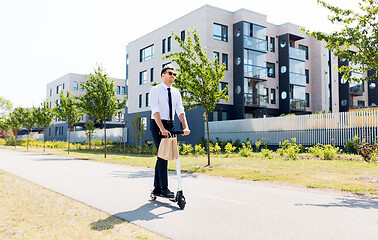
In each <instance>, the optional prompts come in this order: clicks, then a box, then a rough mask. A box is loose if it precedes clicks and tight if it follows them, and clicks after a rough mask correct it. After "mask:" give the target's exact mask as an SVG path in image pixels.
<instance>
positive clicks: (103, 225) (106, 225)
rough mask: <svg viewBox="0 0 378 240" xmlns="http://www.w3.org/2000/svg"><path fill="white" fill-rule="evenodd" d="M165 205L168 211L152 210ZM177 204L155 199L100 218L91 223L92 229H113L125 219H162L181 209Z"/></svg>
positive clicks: (130, 220) (132, 220)
mask: <svg viewBox="0 0 378 240" xmlns="http://www.w3.org/2000/svg"><path fill="white" fill-rule="evenodd" d="M160 207H164V208H166V209H167V210H168V211H166V212H162V213H159V214H154V213H152V212H151V211H153V210H154V209H157V208H160ZM179 210H180V209H178V208H177V207H175V206H171V205H170V204H168V203H162V202H155V201H152V200H151V201H150V202H149V203H146V204H144V205H142V206H140V207H139V208H137V209H135V210H132V211H128V212H121V213H117V214H114V215H113V216H109V217H108V218H106V219H102V220H98V221H97V222H93V223H91V224H90V226H91V229H92V230H96V231H103V230H107V229H112V228H114V226H115V225H117V224H121V223H123V222H125V221H127V222H134V221H151V220H155V219H162V218H163V217H162V216H163V215H166V214H169V213H172V212H175V211H179Z"/></svg>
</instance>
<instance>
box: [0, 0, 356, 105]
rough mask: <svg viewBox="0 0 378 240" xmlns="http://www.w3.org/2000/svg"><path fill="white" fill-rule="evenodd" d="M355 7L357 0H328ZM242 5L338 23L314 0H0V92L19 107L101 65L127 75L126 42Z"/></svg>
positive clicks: (287, 18) (294, 18)
mask: <svg viewBox="0 0 378 240" xmlns="http://www.w3.org/2000/svg"><path fill="white" fill-rule="evenodd" d="M327 2H329V3H331V4H333V5H336V6H339V7H341V8H343V9H346V8H348V9H356V8H357V6H358V5H357V1H356V0H327ZM206 4H208V5H211V6H215V7H219V8H222V9H225V10H228V11H232V12H233V11H237V10H239V9H241V8H245V9H248V10H251V11H254V12H258V13H261V14H265V15H267V20H268V22H270V23H273V24H277V25H279V24H283V23H286V22H291V23H293V24H296V25H299V26H304V27H306V28H307V29H309V30H319V31H322V32H326V33H330V32H332V31H335V30H337V29H338V28H340V26H337V25H333V24H332V23H331V22H330V21H328V20H327V16H328V15H329V14H330V12H329V11H328V10H326V9H324V8H322V7H321V6H320V5H318V4H317V3H316V0H285V1H284V0H269V1H261V0H232V1H231V0H223V1H222V0H221V1H220V0H208V1H200V0H186V1H184V0H175V1H165V0H160V1H158V0H139V1H133V0H32V1H31V0H0V96H1V97H4V98H6V99H8V100H10V101H11V102H12V103H13V105H14V107H19V106H21V107H32V106H33V105H34V106H37V105H39V104H40V103H41V102H43V101H44V99H45V98H46V84H47V83H49V82H51V81H54V80H55V79H57V78H59V77H62V76H64V75H66V74H68V73H79V74H89V73H90V72H93V68H94V67H95V66H96V64H102V66H103V67H104V69H105V71H106V72H107V73H108V75H109V76H110V77H114V78H122V79H124V78H125V75H126V73H125V72H126V70H125V65H126V45H127V44H128V43H129V42H131V41H133V40H135V39H137V38H139V37H141V36H143V35H145V34H147V33H149V32H151V31H153V30H156V29H158V28H159V27H161V26H164V25H166V24H169V23H170V22H172V21H174V20H176V19H177V18H179V17H181V16H183V15H185V14H187V13H189V12H191V11H194V10H196V9H198V8H200V7H202V6H203V5H206Z"/></svg>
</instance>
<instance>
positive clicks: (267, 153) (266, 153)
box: [261, 148, 273, 159]
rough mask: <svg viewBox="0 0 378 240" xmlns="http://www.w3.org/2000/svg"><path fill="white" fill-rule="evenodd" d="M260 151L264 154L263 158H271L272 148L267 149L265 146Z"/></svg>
mask: <svg viewBox="0 0 378 240" xmlns="http://www.w3.org/2000/svg"><path fill="white" fill-rule="evenodd" d="M261 153H262V154H263V156H264V157H265V158H269V159H271V158H272V154H273V151H272V150H269V149H267V148H263V149H261Z"/></svg>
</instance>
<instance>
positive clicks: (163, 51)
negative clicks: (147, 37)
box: [161, 38, 166, 54]
mask: <svg viewBox="0 0 378 240" xmlns="http://www.w3.org/2000/svg"><path fill="white" fill-rule="evenodd" d="M165 42H166V40H165V38H164V39H163V41H161V45H162V46H161V53H162V54H164V53H165Z"/></svg>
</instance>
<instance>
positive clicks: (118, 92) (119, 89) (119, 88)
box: [116, 86, 121, 94]
mask: <svg viewBox="0 0 378 240" xmlns="http://www.w3.org/2000/svg"><path fill="white" fill-rule="evenodd" d="M116 93H117V94H121V87H120V86H117V91H116Z"/></svg>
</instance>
